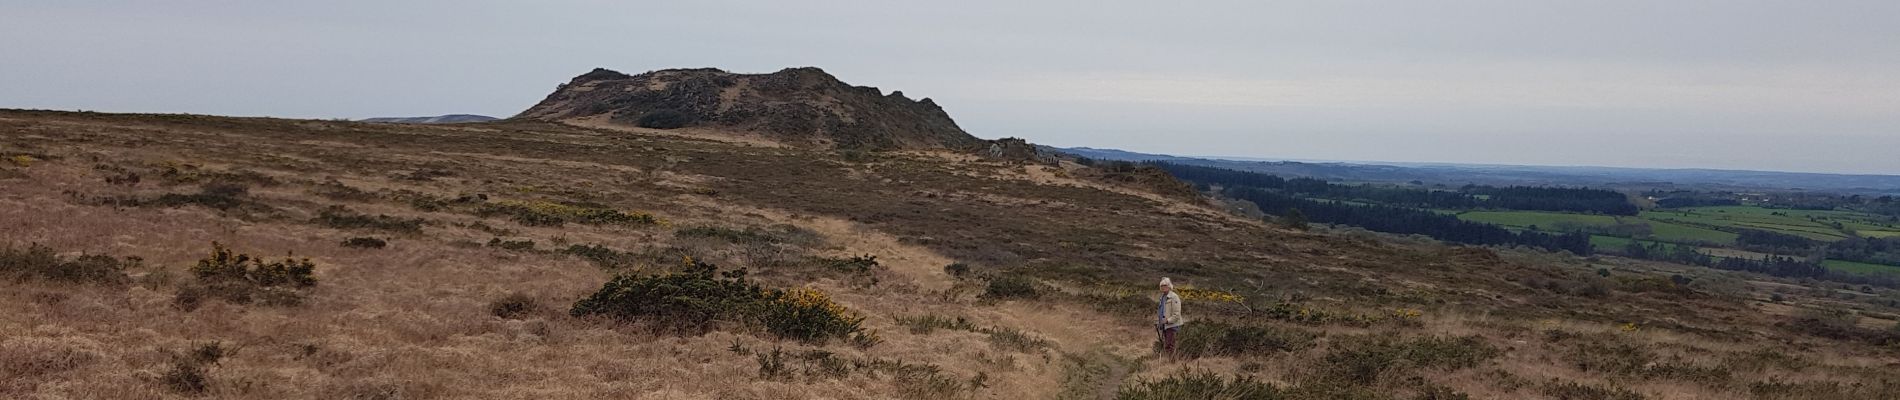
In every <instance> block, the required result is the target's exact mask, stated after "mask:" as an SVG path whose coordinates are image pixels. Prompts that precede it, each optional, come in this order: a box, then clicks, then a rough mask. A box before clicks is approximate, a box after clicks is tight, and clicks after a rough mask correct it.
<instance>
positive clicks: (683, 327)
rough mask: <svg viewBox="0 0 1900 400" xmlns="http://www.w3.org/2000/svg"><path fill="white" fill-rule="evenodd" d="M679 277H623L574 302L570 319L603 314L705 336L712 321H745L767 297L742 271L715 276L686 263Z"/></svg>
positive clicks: (713, 269) (701, 265) (702, 266)
mask: <svg viewBox="0 0 1900 400" xmlns="http://www.w3.org/2000/svg"><path fill="white" fill-rule="evenodd" d="M684 264H685V265H684V269H683V270H682V271H680V272H675V273H670V274H665V275H645V276H636V275H621V276H616V277H614V278H613V279H612V280H609V281H607V283H606V284H605V285H602V286H601V288H600V291H598V292H595V293H594V294H593V295H591V296H588V297H587V298H584V299H581V300H580V301H579V302H576V303H574V308H573V309H572V310H570V311H569V313H570V314H572V315H574V316H577V317H578V316H587V315H601V316H606V317H611V318H615V319H621V320H628V321H641V322H648V323H652V324H654V326H655V327H656V328H663V329H666V330H673V331H678V332H684V333H703V332H705V331H707V330H709V329H711V328H712V323H713V322H714V321H716V320H728V321H743V320H745V319H747V318H749V317H751V316H753V315H756V314H757V313H758V312H759V308H760V307H761V306H762V305H763V304H764V303H765V301H766V300H767V299H768V295H769V293H768V292H766V291H765V290H763V289H760V288H759V286H758V285H756V284H753V283H752V282H750V281H747V280H746V277H745V275H746V272H745V270H743V269H741V270H734V271H726V272H723V273H720V272H718V268H717V267H714V266H712V265H711V264H706V263H702V262H698V261H695V260H692V259H687V260H685V261H684Z"/></svg>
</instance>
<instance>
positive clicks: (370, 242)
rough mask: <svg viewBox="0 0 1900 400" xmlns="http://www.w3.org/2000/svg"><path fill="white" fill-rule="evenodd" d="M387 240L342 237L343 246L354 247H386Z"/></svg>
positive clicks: (387, 244)
mask: <svg viewBox="0 0 1900 400" xmlns="http://www.w3.org/2000/svg"><path fill="white" fill-rule="evenodd" d="M388 246H389V242H387V241H384V240H382V239H377V238H373V237H353V238H349V239H343V247H349V248H354V249H380V248H384V247H388Z"/></svg>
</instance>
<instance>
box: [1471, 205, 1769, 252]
mask: <svg viewBox="0 0 1900 400" xmlns="http://www.w3.org/2000/svg"><path fill="white" fill-rule="evenodd" d="M1458 218H1460V219H1463V220H1466V221H1473V222H1484V223H1489V224H1497V225H1501V226H1505V227H1510V228H1519V229H1523V228H1528V227H1531V226H1537V227H1538V228H1539V229H1541V230H1546V231H1552V230H1563V228H1560V227H1572V226H1576V227H1580V226H1599V227H1607V226H1613V225H1616V224H1618V223H1637V222H1640V223H1645V224H1648V225H1649V226H1650V229H1651V233H1652V235H1653V236H1652V237H1653V238H1654V239H1657V240H1662V241H1668V242H1682V243H1713V244H1729V243H1734V242H1735V238H1736V236H1737V235H1736V234H1734V233H1730V232H1723V231H1719V230H1714V229H1708V228H1702V227H1697V226H1690V225H1684V224H1677V223H1671V222H1663V221H1656V220H1650V219H1646V218H1638V217H1618V216H1611V215H1592V214H1569V213H1560V212H1545V211H1473V212H1467V213H1463V214H1458ZM1594 240H1595V239H1593V241H1594ZM1622 244H1623V243H1616V245H1617V246H1621V245H1622ZM1599 247H1601V245H1599Z"/></svg>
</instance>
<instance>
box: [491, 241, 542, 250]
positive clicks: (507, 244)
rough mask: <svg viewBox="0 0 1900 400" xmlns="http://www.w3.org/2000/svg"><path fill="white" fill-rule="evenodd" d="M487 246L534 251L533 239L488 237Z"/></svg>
mask: <svg viewBox="0 0 1900 400" xmlns="http://www.w3.org/2000/svg"><path fill="white" fill-rule="evenodd" d="M488 247H493V248H497V249H502V250H507V251H534V241H533V240H501V238H493V239H488Z"/></svg>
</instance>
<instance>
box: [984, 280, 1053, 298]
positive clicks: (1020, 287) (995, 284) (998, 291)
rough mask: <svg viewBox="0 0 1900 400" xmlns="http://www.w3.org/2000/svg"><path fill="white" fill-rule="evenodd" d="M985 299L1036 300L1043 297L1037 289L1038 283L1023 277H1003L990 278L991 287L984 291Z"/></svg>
mask: <svg viewBox="0 0 1900 400" xmlns="http://www.w3.org/2000/svg"><path fill="white" fill-rule="evenodd" d="M983 297H986V298H991V299H999V300H1000V299H1035V298H1040V297H1042V293H1041V292H1040V291H1039V290H1038V289H1037V288H1036V281H1035V280H1032V279H1029V277H1026V276H1022V275H1014V274H1010V275H1001V276H997V277H993V278H990V282H989V286H987V287H985V288H984V289H983Z"/></svg>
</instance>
